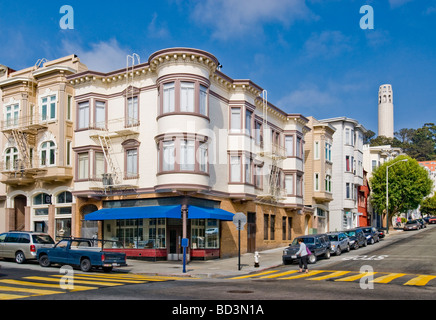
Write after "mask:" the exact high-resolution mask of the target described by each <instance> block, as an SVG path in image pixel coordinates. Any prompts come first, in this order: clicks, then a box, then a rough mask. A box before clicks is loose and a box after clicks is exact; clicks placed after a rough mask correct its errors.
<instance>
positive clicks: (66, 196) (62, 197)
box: [56, 191, 73, 204]
mask: <svg viewBox="0 0 436 320" xmlns="http://www.w3.org/2000/svg"><path fill="white" fill-rule="evenodd" d="M72 202H73V194H72V193H71V192H69V191H64V192H61V193H59V194H58V196H57V198H56V203H58V204H59V203H72Z"/></svg>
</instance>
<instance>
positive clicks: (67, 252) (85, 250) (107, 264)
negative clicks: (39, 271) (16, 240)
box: [37, 238, 127, 272]
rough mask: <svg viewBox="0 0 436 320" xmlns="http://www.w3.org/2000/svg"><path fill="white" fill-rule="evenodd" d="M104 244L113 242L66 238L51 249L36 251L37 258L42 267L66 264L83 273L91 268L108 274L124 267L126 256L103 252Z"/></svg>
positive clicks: (119, 253)
mask: <svg viewBox="0 0 436 320" xmlns="http://www.w3.org/2000/svg"><path fill="white" fill-rule="evenodd" d="M106 242H113V241H109V240H99V239H86V238H66V239H62V240H61V241H59V242H58V243H57V244H56V245H55V246H54V247H53V248H41V249H38V251H37V257H38V261H39V264H40V265H41V266H42V267H49V266H50V265H51V264H61V265H64V264H68V265H72V266H78V267H80V269H81V270H82V271H83V272H88V271H90V270H91V269H92V268H102V269H103V271H105V272H109V271H111V270H112V268H113V267H121V266H126V265H127V263H126V254H125V253H121V252H110V251H107V250H106V251H105V250H104V247H105V243H106ZM109 247H111V246H109ZM117 247H118V246H117Z"/></svg>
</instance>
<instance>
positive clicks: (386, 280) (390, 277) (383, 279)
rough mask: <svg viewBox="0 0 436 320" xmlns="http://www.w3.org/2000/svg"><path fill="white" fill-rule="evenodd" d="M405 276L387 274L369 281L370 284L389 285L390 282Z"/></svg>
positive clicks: (403, 274) (402, 274)
mask: <svg viewBox="0 0 436 320" xmlns="http://www.w3.org/2000/svg"><path fill="white" fill-rule="evenodd" d="M405 275H406V273H389V274H387V275H384V276H381V277H378V278H375V279H374V280H371V281H370V282H373V283H389V282H391V281H392V280H394V279H397V278H401V277H403V276H405Z"/></svg>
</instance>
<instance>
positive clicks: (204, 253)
mask: <svg viewBox="0 0 436 320" xmlns="http://www.w3.org/2000/svg"><path fill="white" fill-rule="evenodd" d="M128 61H129V63H128V65H127V66H126V69H121V70H115V71H112V72H108V73H101V72H99V71H90V70H86V71H83V72H79V73H71V74H70V75H68V77H67V79H68V85H69V86H71V87H73V88H74V90H75V93H74V103H73V106H74V107H73V110H75V111H74V112H73V113H74V117H75V122H74V123H73V131H74V146H73V148H72V150H73V152H74V155H75V157H74V160H73V168H74V169H73V171H74V172H73V175H74V191H73V195H74V198H75V201H76V203H75V211H74V212H73V217H75V218H73V219H72V220H73V226H72V230H73V233H74V234H76V235H87V236H90V235H93V234H98V236H99V237H102V238H105V239H111V240H118V241H121V242H123V245H124V247H125V248H124V249H120V248H114V250H117V251H120V250H121V251H124V252H127V254H128V256H136V257H147V258H152V259H180V258H181V256H180V254H181V241H180V239H182V238H188V239H189V247H188V255H189V257H190V258H191V259H194V258H195V259H209V258H217V257H224V256H231V255H236V254H237V252H238V246H237V243H238V236H237V235H238V232H237V230H236V227H235V225H234V224H233V223H232V222H231V221H230V220H231V219H232V216H233V214H234V213H236V212H243V213H244V214H245V216H246V217H247V224H246V226H245V228H244V230H243V231H242V232H241V235H242V241H241V246H242V252H254V251H255V250H263V249H268V248H274V247H279V246H285V245H287V244H288V243H289V242H290V240H291V239H292V238H294V237H295V236H298V235H301V234H304V233H305V232H306V231H307V230H308V229H310V228H313V210H312V209H307V208H305V207H304V200H303V193H304V187H303V181H304V162H303V157H304V143H305V134H306V133H307V132H309V131H310V129H309V128H308V127H307V123H308V121H309V120H308V119H307V118H305V117H304V116H302V115H300V114H287V113H286V112H284V111H282V110H280V109H279V108H277V107H275V106H274V105H272V104H271V103H269V102H268V100H267V96H266V94H267V92H266V91H265V90H263V88H261V87H260V86H258V85H257V84H255V83H253V82H252V81H250V80H239V79H232V78H230V77H229V76H227V75H225V74H224V73H222V72H221V71H220V69H219V65H220V63H219V61H218V59H217V58H216V57H215V56H213V55H212V54H210V53H208V52H205V51H202V50H198V49H190V48H171V49H165V50H160V51H158V52H155V53H153V54H152V55H151V56H150V57H149V58H148V60H147V61H146V62H142V63H141V62H140V61H139V57H138V56H137V55H135V54H134V55H132V56H129V57H128ZM73 210H74V209H73Z"/></svg>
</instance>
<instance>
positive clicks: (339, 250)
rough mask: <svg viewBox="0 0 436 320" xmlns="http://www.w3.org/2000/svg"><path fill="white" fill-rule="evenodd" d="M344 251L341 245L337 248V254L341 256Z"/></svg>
mask: <svg viewBox="0 0 436 320" xmlns="http://www.w3.org/2000/svg"><path fill="white" fill-rule="evenodd" d="M341 253H342V250H341V247H340V246H338V249H336V252H335V255H337V256H340V255H341Z"/></svg>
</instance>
